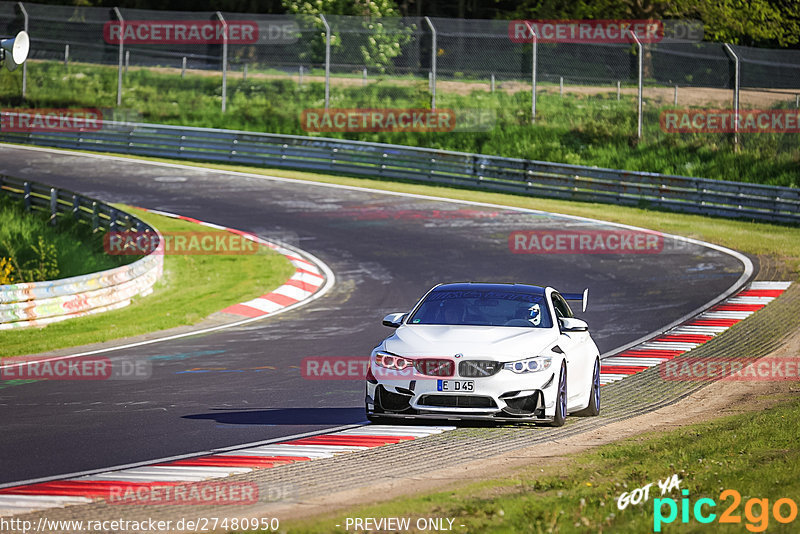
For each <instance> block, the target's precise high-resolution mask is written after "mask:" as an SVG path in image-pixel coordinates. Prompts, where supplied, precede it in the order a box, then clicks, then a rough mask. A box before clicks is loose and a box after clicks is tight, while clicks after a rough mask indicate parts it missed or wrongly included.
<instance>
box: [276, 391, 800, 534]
mask: <svg viewBox="0 0 800 534" xmlns="http://www.w3.org/2000/svg"><path fill="white" fill-rule="evenodd" d="M799 433H800V401H798V400H797V398H794V399H793V400H792V401H791V402H788V403H786V404H783V405H780V406H777V407H774V408H772V409H768V410H765V411H762V412H758V413H749V414H743V415H738V416H733V417H727V418H722V419H718V420H715V421H712V422H709V423H703V424H699V425H692V426H689V427H686V428H683V429H680V430H677V431H672V432H669V433H667V434H661V435H656V434H650V435H646V436H640V437H637V438H633V439H630V440H626V441H623V442H620V443H615V444H610V445H605V446H603V447H600V448H599V449H597V450H596V451H593V452H590V453H582V454H579V455H574V456H570V457H569V459H568V461H564V462H559V463H558V464H556V465H547V466H544V467H543V466H539V465H531V466H530V467H528V468H526V469H524V470H521V471H519V472H518V473H515V475H514V476H513V477H510V478H498V479H494V480H486V481H482V482H480V483H476V484H471V485H468V486H465V487H462V488H459V489H455V490H451V491H446V492H438V493H430V494H425V495H419V496H416V497H410V498H399V499H394V500H393V501H392V502H391V503H389V504H381V505H375V506H368V507H357V508H354V509H352V510H349V511H347V512H346V513H343V514H337V515H335V516H331V517H327V518H324V519H315V520H313V521H297V522H290V523H286V524H282V525H281V526H282V527H283V528H285V529H286V530H287V531H288V532H309V533H312V532H337V531H339V532H344V531H345V530H344V528H343V527H344V525H345V519H346V518H347V517H351V518H352V517H359V518H364V517H371V518H382V517H411V518H413V520H412V524H413V521H416V518H419V517H423V518H424V517H435V518H451V519H454V520H455V521H454V523H453V525H454V528H453V530H454V531H456V532H562V533H570V532H580V533H584V532H614V533H641V532H653V530H654V515H657V514H658V510H660V511H661V513H662V517H664V518H667V517H669V511H670V510H669V505H668V504H663V503H662V504H660V505H659V506H657V507H656V502H657V501H656V500H655V499H659V498H660V499H664V500H666V499H668V498H672V499H674V500H675V501H676V508H677V512H678V514H677V517H676V518H675V519H674V520H673V522H672V524H666V523H665V524H664V525H662V531H663V532H677V531H680V532H747V531H750V532H761V531H763V530H764V528H765V527H768V529H769V530H768V531H769V532H796V531H797V525H798V524H800V523H798V521H800V519H795V520H794V521H792V522H791V523H789V524H780V523H779V522H778V521H777V520H776V519H775V518H774V516H773V515H772V510H773V505H774V503H775V501H776V500H778V499H781V498H790V499H793V501H794V503H796V504H797V502H798V499H797V496H798V495H800V448H798V446H797V439H796V437H797V435H798V434H799ZM755 466H757V469H754V467H755ZM673 474H676V475H677V476H678V478H679V479H680V480H681V482H680V489H677V488H673V489H672V491H671V492H667V493H665V494H664V495H663V496H662V495H661V491H660V489H659V487H658V485H657V481H659V480H661V481H665V480H666V479H668V478H671V477H672V475H673ZM649 483H653V485H652V487H651V488H650V490H649V498H648V500H647V501H643V502H641V503H639V504H638V505H633V504H629V505H628V506H627V507H625V508H624V509H622V510H619V509H618V506H617V501H618V499H619V498H620V497H621V496H622V495H623V493H628V494H629V495H630V493H631V492H633V491H634V490H635V489H636V488H641V487H643V486H645V485H647V484H649ZM681 490H688V492H689V493H688V496H687V497H686V498H688V499H689V501H688V502H689V506H688V507H687V509H688V514H689V516H688V521H687V523H686V524H682V515H681V513H682V502H681V499H682V498H683V497H684V496H683V495H682V494H681ZM724 490H735V491H737V492H738V493H739V495H740V496H741V503H740V504H738V505H737V507H736V508H735V509H734V510H732V512H733V515H735V516H739V517H740V521H741V522H740V523H738V524H731V525H721V524H720V522H719V519H720V516H721V514H722V513H723V511H724V510H725V509H726V508H729V507H731V506H733V503H734V501H733V499H734V497H726V496H723V497H722V498H721V497H720V493H721V492H722V491H724ZM701 498H708V499H712V500H713V501H714V502H715V503H716V507H715V508H710V507H709V506H708V505H707V504H706V505H704V506H703V508H702V512H703V514H706V515H708V514H709V513H714V514H716V518H715V520H714V521H713V522H711V523H710V524H702V523H700V522H698V521H697V519H696V518H695V517H694V516H693V510H694V506H695V503H697V501H698V500H699V499H701ZM751 499H759V500H760V499H768V507H767V509H766V510H764V509H762V508H761V504H752V503H751V504H748V502H749V501H750V500H751ZM789 511H790V510H789V506H788V505H784V506H783V507H782V511H781V513H782V515H783V516H789V515H790V514H789ZM748 512H749V514H750V515H746V514H747V513H748ZM336 524H340V525H342V528H339V529H337V528H336V527H335V525H336ZM460 525H465V527H464V528H462V527H460ZM745 528H746V529H747V530H745ZM351 531H352V529H351ZM412 531H413V529H412Z"/></svg>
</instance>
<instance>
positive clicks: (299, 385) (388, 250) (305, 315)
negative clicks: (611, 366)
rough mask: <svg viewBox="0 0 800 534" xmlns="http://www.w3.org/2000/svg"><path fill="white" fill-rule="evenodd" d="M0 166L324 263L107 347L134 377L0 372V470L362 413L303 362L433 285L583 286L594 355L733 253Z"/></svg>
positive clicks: (338, 420) (201, 172) (77, 464)
mask: <svg viewBox="0 0 800 534" xmlns="http://www.w3.org/2000/svg"><path fill="white" fill-rule="evenodd" d="M0 172H2V173H6V174H9V175H12V176H16V177H19V178H28V179H31V180H37V181H40V182H43V183H47V184H51V185H54V186H58V187H63V188H68V189H72V190H75V191H80V192H82V193H84V194H87V195H90V196H95V197H98V198H100V199H102V200H105V201H108V202H124V203H127V204H132V205H138V206H142V207H147V208H151V209H159V210H165V211H170V212H174V213H180V214H182V215H187V216H190V217H195V218H198V219H202V220H206V221H210V222H213V223H217V224H221V225H225V226H229V227H233V228H238V229H242V230H247V231H250V232H254V233H256V234H258V235H261V236H262V237H265V238H269V239H275V240H282V241H285V242H287V243H289V244H292V245H295V246H298V247H300V248H302V249H304V250H306V251H308V252H310V253H312V254H314V255H315V256H317V257H318V258H320V259H321V260H322V261H324V262H325V263H327V265H328V266H329V267H330V268H331V269H332V270H333V272H334V273H335V275H336V285H335V286H334V288H333V289H332V290H331V291H330V292H329V293H328V294H327V295H326V296H324V297H323V298H321V299H318V300H316V301H313V302H311V303H310V304H308V305H306V306H304V307H301V308H299V309H297V310H294V311H290V312H288V313H285V314H282V315H279V316H276V317H273V318H267V319H264V320H261V321H257V322H254V323H251V324H248V325H246V326H242V327H236V328H232V329H227V330H222V331H218V332H215V333H212V334H206V335H198V336H193V337H187V338H183V339H178V340H173V341H166V342H162V343H156V344H151V345H146V346H142V347H138V348H130V349H123V350H120V351H117V352H114V353H110V354H109V355H110V356H111V357H113V358H117V357H124V358H127V359H144V360H148V361H150V362H151V363H152V369H153V371H152V376H151V378H150V379H148V380H134V381H73V382H69V381H50V382H48V381H40V382H35V383H30V384H24V385H18V386H7V387H4V386H2V385H1V384H0V419H2V421H3V432H2V433H0V457H1V458H3V460H2V469H0V484H4V483H10V482H15V481H22V480H30V479H35V478H39V477H48V476H54V475H60V474H66V473H74V472H79V471H84V470H90V469H98V468H104V467H111V466H115V465H121V464H127V463H132V462H139V461H145V460H150V459H156V458H164V457H168V456H173V455H179V454H185V453H191V452H195V451H202V450H209V449H212V448H216V447H225V446H231V445H236V444H242V443H249V442H255V441H261V440H267V439H271V438H278V437H284V436H289V435H294V434H298V433H303V432H309V431H314V430H320V429H325V428H332V427H336V426H340V425H344V424H352V423H358V422H361V421H363V420H364V417H363V392H364V387H363V383H362V382H361V381H342V380H339V381H319V380H305V379H303V378H302V377H301V375H300V370H299V365H300V362H301V360H302V359H303V358H305V357H308V356H366V355H368V354H369V351H370V350H371V348H372V347H373V346H375V344H377V343H378V342H379V341H380V339H381V338H382V337H383V336H385V335H387V334H388V332H389V331H388V329H386V328H385V327H383V326H381V324H380V320H381V318H382V317H383V316H384V315H385V314H386V313H389V312H393V311H407V310H408V309H409V308H410V307H411V306H412V305H413V304H414V302H415V301H416V300H417V298H418V297H420V296H421V295H422V294H423V292H424V291H426V290H427V289H429V288H430V287H431V286H432V285H434V284H436V283H439V282H444V281H501V282H526V283H534V284H543V285H553V286H554V287H556V288H559V289H561V290H562V291H581V290H583V288H584V287H589V288H590V299H589V310H588V311H587V313H585V314H582V315H581V314H579V315H581V317H582V318H585V319H586V320H587V321H588V322H589V324H590V326H591V328H592V332H593V336H594V338H595V340H596V342H597V344H598V346H599V347H600V350H601V352H606V351H609V350H611V349H614V348H615V347H618V346H621V345H623V344H626V343H628V342H630V341H633V340H634V339H637V338H639V337H641V336H643V335H645V334H648V333H650V332H653V331H655V330H657V329H659V328H660V327H662V326H664V325H666V324H668V323H670V322H672V321H674V320H677V319H679V318H680V317H682V316H684V315H685V314H687V313H688V312H690V311H692V310H695V309H696V308H698V307H700V306H702V305H703V304H705V303H707V302H709V301H710V300H712V299H713V298H714V297H716V296H717V295H719V294H721V293H722V292H724V291H725V290H727V289H728V288H729V287H730V286H731V285H733V284H734V283H735V282H736V280H737V279H738V278H739V276H740V275H741V273H742V272H743V265H742V264H741V262H740V261H738V260H737V259H736V258H734V257H731V256H728V255H726V254H723V253H721V252H718V251H716V250H712V249H709V248H706V247H702V246H699V245H694V244H687V243H684V242H677V241H673V240H671V239H667V240H665V242H664V246H663V250H662V251H661V252H660V253H657V254H616V255H612V254H514V253H512V252H511V251H510V250H509V235H510V234H511V232H513V231H516V230H548V229H562V230H563V229H567V228H569V229H587V228H592V229H603V228H604V225H600V224H595V225H592V224H590V223H587V222H583V221H576V220H574V219H569V218H564V217H560V216H556V215H549V216H548V215H541V214H536V213H523V212H520V211H514V210H510V209H504V208H499V207H480V206H473V205H465V204H456V203H451V202H444V201H435V200H429V199H421V198H414V197H405V196H398V195H387V194H382V193H379V192H369V191H360V190H354V189H347V188H337V187H326V186H323V185H315V184H311V183H308V182H291V181H284V180H269V179H263V178H256V177H243V176H236V175H232V174H225V173H221V172H217V171H212V170H205V169H188V168H179V167H170V166H159V165H152V164H143V163H141V162H137V161H133V160H122V159H111V158H102V159H101V158H90V157H84V156H79V155H75V154H65V153H59V152H48V151H39V150H36V151H34V150H26V149H21V148H15V147H10V146H0ZM605 229H613V228H612V227H610V226H605ZM75 352H79V351H78V350H76V351H75ZM265 366H269V367H274V369H264V367H265ZM256 367H262V368H261V369H255V368H256Z"/></svg>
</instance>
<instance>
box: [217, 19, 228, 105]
mask: <svg viewBox="0 0 800 534" xmlns="http://www.w3.org/2000/svg"><path fill="white" fill-rule="evenodd" d="M217 18H218V19H219V22H220V24H222V112H223V113H225V108H226V104H227V100H228V23H227V22H225V18H224V17H223V16H222V13H220V12H219V11H217Z"/></svg>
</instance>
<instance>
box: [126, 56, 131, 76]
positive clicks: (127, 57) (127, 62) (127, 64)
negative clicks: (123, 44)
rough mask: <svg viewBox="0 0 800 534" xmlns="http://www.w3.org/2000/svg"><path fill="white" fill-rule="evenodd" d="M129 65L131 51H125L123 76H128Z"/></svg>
mask: <svg viewBox="0 0 800 534" xmlns="http://www.w3.org/2000/svg"><path fill="white" fill-rule="evenodd" d="M130 64H131V51H130V50H125V74H128V66H129V65H130Z"/></svg>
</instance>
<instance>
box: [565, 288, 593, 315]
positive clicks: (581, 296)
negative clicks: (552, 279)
mask: <svg viewBox="0 0 800 534" xmlns="http://www.w3.org/2000/svg"><path fill="white" fill-rule="evenodd" d="M561 296H562V297H564V300H579V301H581V311H583V312H585V311H586V303H587V302H588V301H589V288H588V287H587V288H586V289H584V290H583V293H561Z"/></svg>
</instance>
